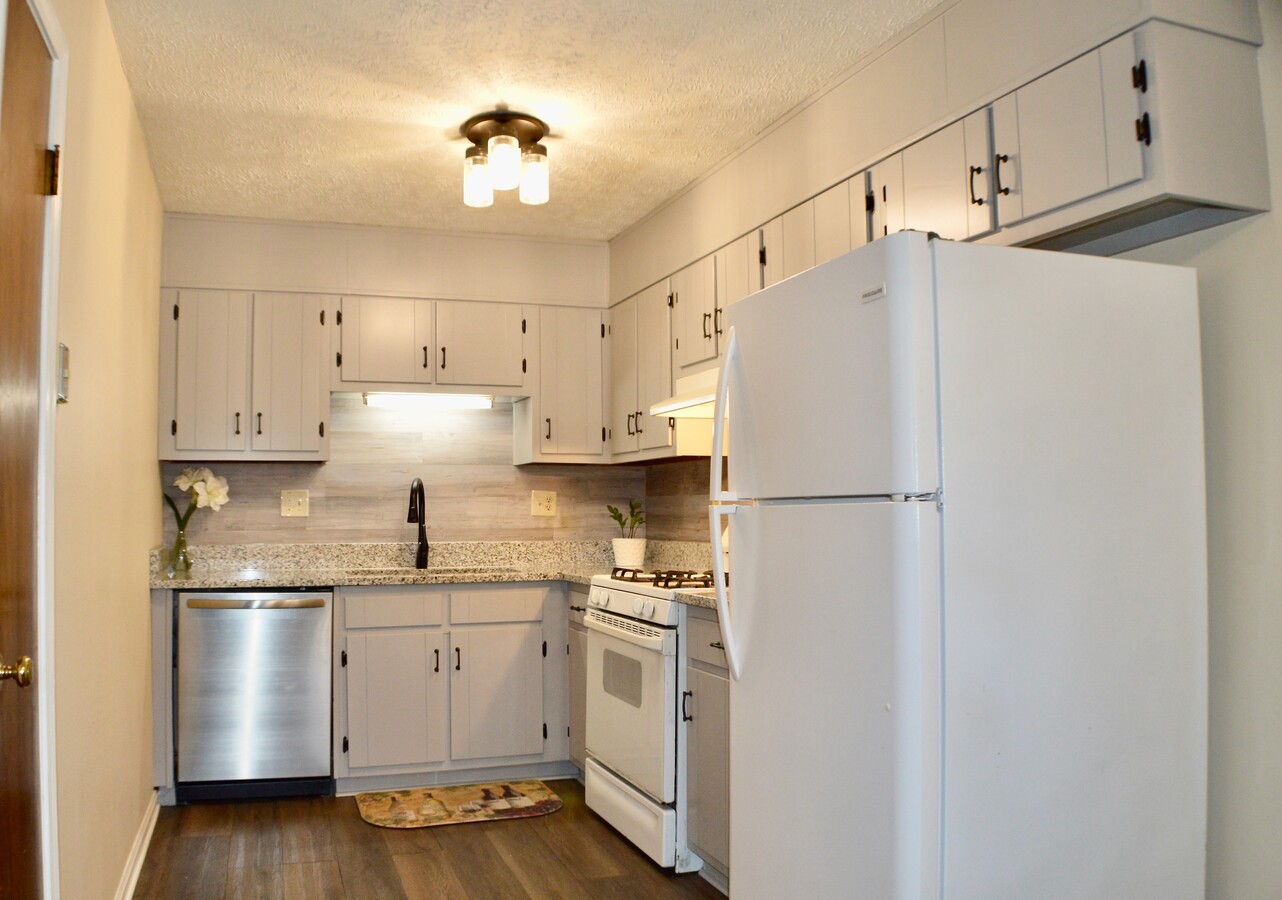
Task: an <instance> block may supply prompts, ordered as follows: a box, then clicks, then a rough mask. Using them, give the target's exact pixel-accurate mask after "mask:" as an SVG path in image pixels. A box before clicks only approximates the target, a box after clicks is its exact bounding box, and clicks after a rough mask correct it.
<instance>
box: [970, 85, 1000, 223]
mask: <svg viewBox="0 0 1282 900" xmlns="http://www.w3.org/2000/svg"><path fill="white" fill-rule="evenodd" d="M962 131H963V132H964V133H965V137H966V236H967V237H980V236H981V235H985V234H988V233H989V232H990V231H992V230H993V228H995V227H996V219H997V208H996V205H995V204H994V203H993V125H992V110H990V109H989V108H988V107H984V108H983V109H981V110H978V111H977V112H973V113H971V114H970V115H969V116H967V117H966V118H964V119H962Z"/></svg>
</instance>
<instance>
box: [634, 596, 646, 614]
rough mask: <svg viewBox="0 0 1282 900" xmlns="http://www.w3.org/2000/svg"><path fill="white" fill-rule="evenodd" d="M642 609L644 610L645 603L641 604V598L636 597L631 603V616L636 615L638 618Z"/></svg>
mask: <svg viewBox="0 0 1282 900" xmlns="http://www.w3.org/2000/svg"><path fill="white" fill-rule="evenodd" d="M644 608H645V603H643V602H642V600H641V598H640V597H638V598H636V599H635V600H633V601H632V612H633V614H635V615H638V616H639V615H641V610H643V609H644Z"/></svg>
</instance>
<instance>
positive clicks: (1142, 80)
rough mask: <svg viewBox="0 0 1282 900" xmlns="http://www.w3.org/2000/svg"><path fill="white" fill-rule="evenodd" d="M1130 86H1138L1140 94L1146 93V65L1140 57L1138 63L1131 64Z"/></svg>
mask: <svg viewBox="0 0 1282 900" xmlns="http://www.w3.org/2000/svg"><path fill="white" fill-rule="evenodd" d="M1131 87H1133V88H1138V89H1139V92H1140V93H1141V94H1147V93H1148V66H1147V65H1146V64H1145V63H1144V60H1142V59H1141V60H1140V61H1139V64H1138V65H1134V66H1131Z"/></svg>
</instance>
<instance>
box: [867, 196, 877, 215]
mask: <svg viewBox="0 0 1282 900" xmlns="http://www.w3.org/2000/svg"><path fill="white" fill-rule="evenodd" d="M876 208H877V195H876V194H871V193H869V194H864V212H872V211H873V210H874V209H876Z"/></svg>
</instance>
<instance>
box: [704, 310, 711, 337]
mask: <svg viewBox="0 0 1282 900" xmlns="http://www.w3.org/2000/svg"><path fill="white" fill-rule="evenodd" d="M711 321H712V313H704V314H703V337H704V339H705V340H711V339H712V335H710V334H708V323H709V322H711Z"/></svg>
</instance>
